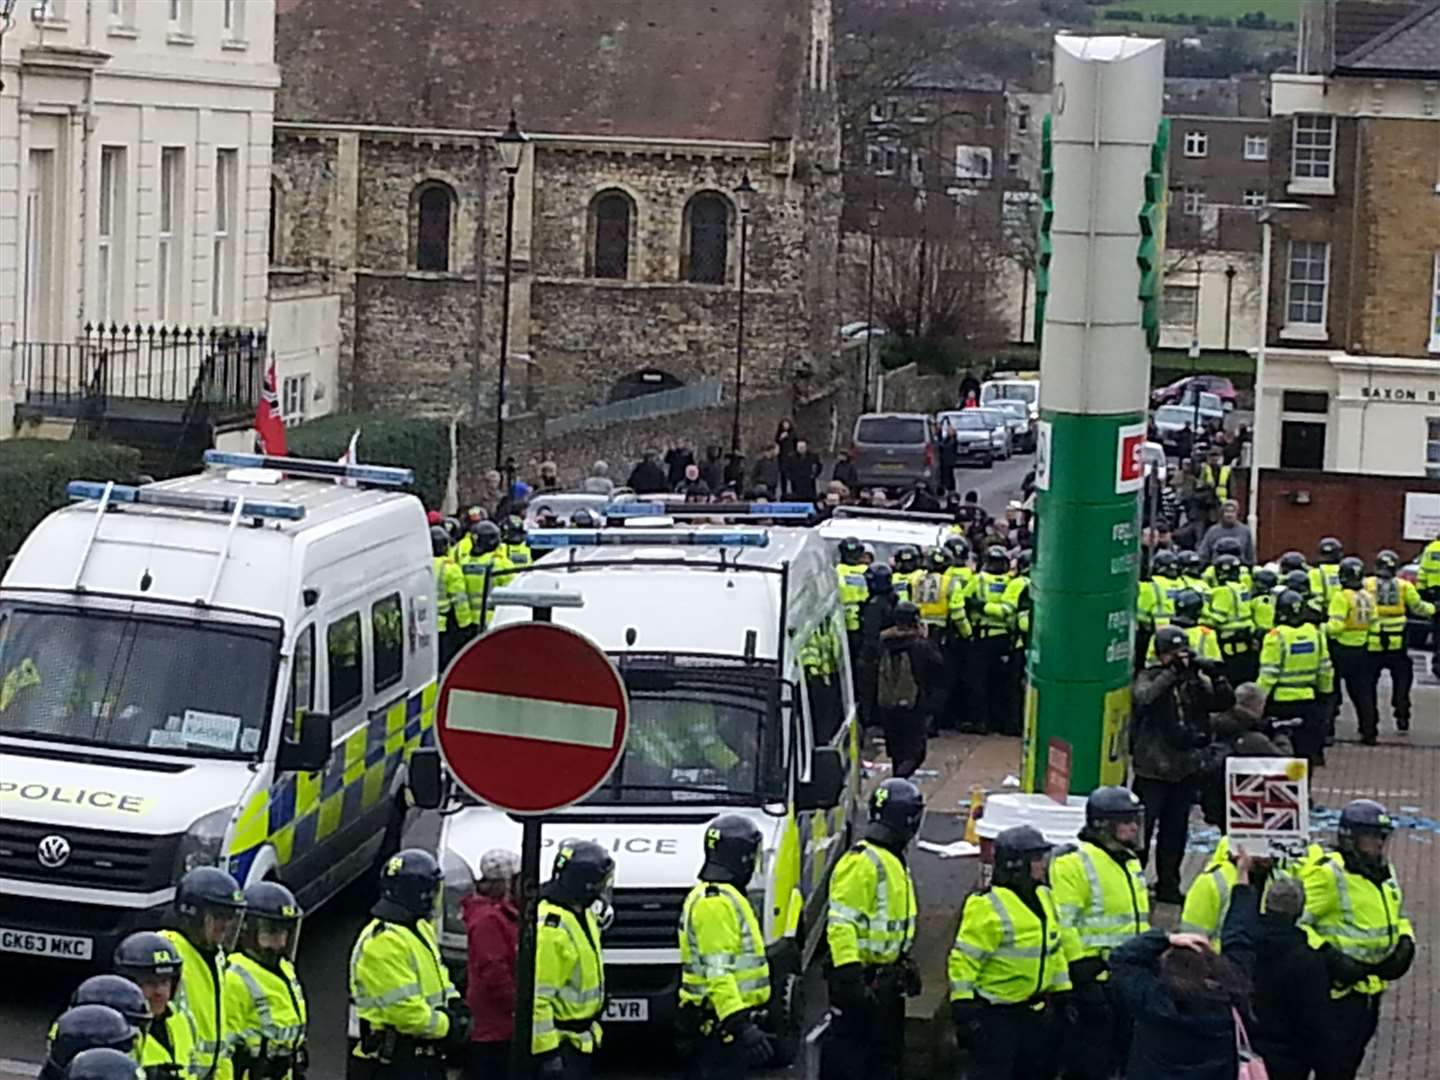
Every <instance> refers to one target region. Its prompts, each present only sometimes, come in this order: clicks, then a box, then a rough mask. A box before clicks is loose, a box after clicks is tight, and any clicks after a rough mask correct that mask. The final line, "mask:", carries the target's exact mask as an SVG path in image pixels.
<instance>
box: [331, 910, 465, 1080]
mask: <svg viewBox="0 0 1440 1080" xmlns="http://www.w3.org/2000/svg"><path fill="white" fill-rule="evenodd" d="M455 997H459V994H458V993H457V992H456V990H455V987H454V985H453V984H451V982H450V973H449V972H448V971H446V970H445V965H444V964H443V963H441V961H440V947H439V945H438V944H436V941H435V928H434V927H433V926H431V925H430V923H429V922H428V921H427V920H425V919H421V920H420V921H419V922H418V923H416V924H415V926H414V928H411V927H409V926H404V925H402V924H400V923H393V922H386V921H384V920H383V919H372V920H370V923H369V925H367V926H366V927H365V929H363V930H361V931H360V936H359V937H358V938H356V939H355V948H354V949H353V950H352V951H351V953H350V1002H351V1004H352V1005H354V1006H355V1013H356V1015H357V1016H358V1017H359V1018H360V1019H361V1020H362V1021H364V1022H365V1023H367V1024H369V1025H370V1027H372V1028H379V1029H385V1028H393V1029H394V1030H395V1031H397V1032H399V1033H400V1034H401V1035H408V1036H409V1037H410V1038H412V1039H422V1040H425V1039H429V1040H435V1039H443V1038H444V1037H445V1035H446V1034H447V1033H448V1032H449V1030H450V1017H448V1016H447V1015H445V1013H443V1012H441V1011H440V1007H441V1006H442V1005H444V1004H445V1003H446V1002H447V1001H449V1000H450V999H451V998H455ZM355 1056H356V1057H367V1056H371V1055H367V1054H365V1053H364V1052H362V1051H361V1049H360V1047H359V1046H356V1047H355Z"/></svg>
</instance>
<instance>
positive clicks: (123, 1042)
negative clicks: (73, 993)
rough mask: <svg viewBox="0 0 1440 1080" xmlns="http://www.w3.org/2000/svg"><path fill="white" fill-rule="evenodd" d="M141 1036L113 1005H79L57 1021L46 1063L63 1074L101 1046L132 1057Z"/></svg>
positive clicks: (64, 1013)
mask: <svg viewBox="0 0 1440 1080" xmlns="http://www.w3.org/2000/svg"><path fill="white" fill-rule="evenodd" d="M139 1035H140V1031H139V1029H138V1028H136V1026H135V1025H134V1024H132V1023H131V1022H130V1021H129V1020H126V1019H125V1017H123V1016H121V1015H120V1014H119V1013H118V1012H116V1011H115V1010H114V1009H112V1008H110V1006H109V1005H76V1006H74V1007H73V1008H70V1009H66V1010H65V1011H64V1012H63V1013H61V1014H60V1019H58V1020H56V1021H55V1031H54V1035H53V1037H52V1038H51V1040H50V1052H49V1056H48V1059H47V1061H46V1064H47V1065H50V1066H52V1069H53V1071H55V1072H59V1071H61V1070H63V1069H64V1068H65V1066H67V1065H69V1064H70V1062H71V1061H72V1060H74V1058H75V1056H76V1055H77V1054H80V1053H83V1052H84V1051H86V1050H96V1049H99V1048H101V1047H104V1048H105V1049H108V1050H118V1051H120V1052H121V1053H123V1054H129V1053H132V1052H133V1051H134V1049H135V1040H136V1039H137V1038H138V1037H139Z"/></svg>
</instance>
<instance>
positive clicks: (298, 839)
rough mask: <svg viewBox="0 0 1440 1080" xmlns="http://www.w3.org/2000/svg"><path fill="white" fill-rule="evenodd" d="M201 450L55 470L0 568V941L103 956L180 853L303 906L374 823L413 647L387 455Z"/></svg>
mask: <svg viewBox="0 0 1440 1080" xmlns="http://www.w3.org/2000/svg"><path fill="white" fill-rule="evenodd" d="M206 463H207V466H208V468H207V469H206V471H205V472H203V473H201V474H199V475H196V476H191V477H186V478H182V479H177V480H170V481H165V482H162V483H153V484H144V485H141V486H138V487H129V486H123V485H118V484H108V483H106V484H101V483H86V482H76V483H72V484H70V486H69V495H70V497H71V498H72V500H74V505H71V506H69V507H67V508H65V509H62V510H59V511H57V512H55V513H53V514H51V515H50V516H49V517H47V518H46V519H45V520H44V521H43V522H41V524H40V525H39V526H38V527H37V528H36V529H35V531H34V532H33V533H32V534H31V535H30V536H29V538H28V539H27V540H26V541H25V543H24V545H23V546H22V547H21V548H20V551H19V552H18V554H17V555H16V556H15V559H14V562H13V564H12V565H11V566H10V568H9V570H8V571H7V572H6V574H5V577H4V580H3V582H0V688H3V689H0V762H3V765H0V952H9V953H26V954H31V955H37V956H47V957H63V958H66V959H72V960H79V961H86V960H94V961H97V962H101V963H108V960H109V956H110V952H111V949H112V948H113V944H114V942H115V941H116V940H117V939H118V938H119V937H121V936H123V935H124V934H125V933H128V932H129V931H131V930H133V929H136V928H139V927H153V926H155V925H157V924H158V923H159V922H161V920H162V919H163V918H164V917H165V915H166V908H167V906H168V905H169V903H170V901H171V899H172V897H173V895H174V883H175V882H176V880H177V879H178V878H179V877H180V875H182V874H183V873H184V872H185V871H186V870H188V869H190V868H192V867H195V866H200V865H206V864H214V865H219V866H224V867H228V869H229V870H230V871H231V872H232V873H233V874H234V875H235V876H236V877H237V878H238V879H239V880H240V881H241V883H242V884H248V883H252V882H256V881H260V880H264V879H266V878H275V879H279V880H283V881H284V883H285V884H287V885H289V886H290V887H291V888H292V889H294V890H295V892H296V894H297V895H298V896H299V898H300V900H301V903H303V904H304V905H305V906H306V907H307V908H313V907H314V906H316V905H317V904H319V903H320V902H322V901H323V900H324V899H326V898H327V897H329V896H330V895H331V894H333V893H335V892H336V891H338V890H339V889H340V888H342V887H343V886H344V885H346V884H347V883H349V882H350V881H352V880H353V879H355V878H356V877H357V876H359V875H361V874H364V873H366V872H368V871H369V869H370V867H371V865H372V864H373V862H374V861H375V860H376V858H377V857H378V855H379V854H380V853H381V851H382V849H383V848H385V847H387V846H394V845H395V844H397V843H398V841H399V838H400V835H401V833H402V830H403V828H404V816H405V808H406V803H405V802H404V770H405V761H406V758H407V756H408V755H409V754H410V752H411V751H413V750H414V749H415V748H416V747H417V746H419V745H420V744H421V742H422V741H425V740H427V739H428V737H429V733H430V727H431V713H432V707H433V704H434V697H435V691H436V672H435V668H436V656H437V647H436V641H435V633H434V626H433V624H434V611H433V593H434V589H433V586H432V578H433V573H432V569H431V567H432V563H431V554H430V541H429V530H428V527H427V524H426V519H425V511H424V509H423V508H422V506H421V504H420V502H419V500H418V499H416V498H415V497H414V496H413V495H408V494H405V493H403V492H401V491H399V490H396V489H397V488H399V487H400V486H403V485H406V484H408V483H410V481H411V474H410V472H409V470H405V469H388V468H377V467H372V466H363V465H339V464H335V463H332V462H308V461H301V460H298V459H292V458H263V457H260V456H257V455H253V454H225V453H218V452H214V451H212V452H210V453H208V454H207V455H206ZM352 485H353V486H352Z"/></svg>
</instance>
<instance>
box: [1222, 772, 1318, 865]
mask: <svg viewBox="0 0 1440 1080" xmlns="http://www.w3.org/2000/svg"><path fill="white" fill-rule="evenodd" d="M1225 833H1226V835H1227V836H1228V837H1229V838H1230V850H1231V851H1234V850H1235V849H1237V848H1242V847H1243V848H1244V849H1245V850H1246V851H1247V852H1249V853H1250V854H1251V855H1258V856H1270V855H1293V856H1298V855H1300V854H1301V853H1303V852H1304V850H1305V847H1306V845H1308V844H1309V843H1310V766H1309V763H1308V762H1306V761H1305V760H1304V759H1303V758H1268V757H1267V758H1259V757H1232V758H1227V759H1226V760H1225Z"/></svg>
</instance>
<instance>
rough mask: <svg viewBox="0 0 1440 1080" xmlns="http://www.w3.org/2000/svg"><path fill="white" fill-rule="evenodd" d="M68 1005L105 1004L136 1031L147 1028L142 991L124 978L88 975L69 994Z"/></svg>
mask: <svg viewBox="0 0 1440 1080" xmlns="http://www.w3.org/2000/svg"><path fill="white" fill-rule="evenodd" d="M70 1005H71V1007H74V1006H76V1005H109V1006H110V1008H112V1009H114V1010H115V1011H116V1012H118V1013H119V1014H120V1015H121V1016H123V1017H124V1018H125V1019H126V1020H129V1021H130V1023H132V1024H134V1025H135V1026H136V1028H138V1029H139V1030H140V1031H145V1030H147V1029H148V1028H149V1027H150V1003H149V1002H148V1001H146V1000H145V991H143V990H141V989H140V987H138V986H136V985H135V984H134V983H133V982H132V981H131V980H130V979H128V978H126V977H125V976H124V975H91V976H90V977H89V978H88V979H86V980H85V981H84V982H82V983H81V984H80V985H79V986H77V987H76V988H75V993H73V994H71V995H70Z"/></svg>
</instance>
